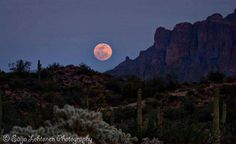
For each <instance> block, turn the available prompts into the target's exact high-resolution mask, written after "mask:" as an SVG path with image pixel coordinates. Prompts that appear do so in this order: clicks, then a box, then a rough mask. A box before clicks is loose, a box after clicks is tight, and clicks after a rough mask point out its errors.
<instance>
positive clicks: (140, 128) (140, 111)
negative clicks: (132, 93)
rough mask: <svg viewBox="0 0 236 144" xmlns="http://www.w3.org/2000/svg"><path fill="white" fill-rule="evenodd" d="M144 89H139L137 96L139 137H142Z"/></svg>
mask: <svg viewBox="0 0 236 144" xmlns="http://www.w3.org/2000/svg"><path fill="white" fill-rule="evenodd" d="M142 117H143V116H142V89H138V97H137V130H138V131H137V132H138V137H139V138H140V139H142V122H143V118H142Z"/></svg>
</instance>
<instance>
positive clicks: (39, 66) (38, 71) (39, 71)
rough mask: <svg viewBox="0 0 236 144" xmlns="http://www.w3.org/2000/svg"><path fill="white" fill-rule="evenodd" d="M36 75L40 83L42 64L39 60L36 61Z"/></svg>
mask: <svg viewBox="0 0 236 144" xmlns="http://www.w3.org/2000/svg"><path fill="white" fill-rule="evenodd" d="M37 68H38V69H37V74H38V81H39V82H40V81H41V70H42V64H41V63H40V60H38V65H37Z"/></svg>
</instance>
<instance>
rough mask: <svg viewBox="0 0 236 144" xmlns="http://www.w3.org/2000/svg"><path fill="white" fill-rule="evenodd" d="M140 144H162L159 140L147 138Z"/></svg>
mask: <svg viewBox="0 0 236 144" xmlns="http://www.w3.org/2000/svg"><path fill="white" fill-rule="evenodd" d="M141 144H163V143H162V142H161V141H159V139H157V138H153V139H152V140H150V139H149V138H144V139H142V143H141Z"/></svg>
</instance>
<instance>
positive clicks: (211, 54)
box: [107, 10, 236, 81]
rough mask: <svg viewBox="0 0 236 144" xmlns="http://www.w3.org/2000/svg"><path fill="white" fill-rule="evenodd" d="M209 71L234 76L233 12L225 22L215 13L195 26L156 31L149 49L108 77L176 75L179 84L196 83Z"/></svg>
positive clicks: (235, 16) (235, 24) (235, 40)
mask: <svg viewBox="0 0 236 144" xmlns="http://www.w3.org/2000/svg"><path fill="white" fill-rule="evenodd" d="M211 71H220V72H223V73H225V74H227V75H235V74H236V10H235V11H234V13H232V14H229V15H228V16H226V17H225V18H223V17H222V15H220V14H218V13H216V14H213V15H211V16H209V17H207V19H206V20H204V21H199V22H195V23H194V24H191V23H180V24H177V25H176V26H175V27H174V29H173V30H167V29H165V28H163V27H159V28H157V30H156V33H155V36H154V44H153V45H152V46H151V47H149V48H148V49H147V50H145V51H141V52H140V54H139V56H138V57H137V58H135V59H134V60H131V59H129V57H126V59H125V61H123V62H122V63H120V64H119V65H118V66H116V67H115V68H114V69H112V70H110V71H108V72H107V73H109V74H112V75H118V76H121V75H135V76H138V77H141V78H143V79H147V78H152V77H157V76H165V75H167V74H175V75H176V76H177V78H178V79H179V80H180V81H198V80H200V78H201V77H202V76H205V75H206V74H207V73H209V72H211Z"/></svg>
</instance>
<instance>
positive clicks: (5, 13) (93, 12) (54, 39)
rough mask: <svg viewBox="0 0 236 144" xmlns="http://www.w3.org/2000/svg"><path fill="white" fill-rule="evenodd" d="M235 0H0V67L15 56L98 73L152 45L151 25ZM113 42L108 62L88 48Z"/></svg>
mask: <svg viewBox="0 0 236 144" xmlns="http://www.w3.org/2000/svg"><path fill="white" fill-rule="evenodd" d="M235 8H236V0H0V69H2V70H5V71H6V70H8V63H10V62H14V61H16V60H18V59H24V60H28V61H31V62H32V64H33V66H32V69H35V67H36V63H37V60H38V59H40V60H41V62H42V64H43V66H47V65H48V64H51V63H53V62H59V63H61V64H63V65H67V64H74V65H79V64H80V63H82V62H83V63H85V64H87V65H89V66H90V67H91V68H93V69H95V70H98V71H101V72H102V71H106V70H109V69H112V68H114V67H115V66H116V65H117V64H119V63H120V62H121V61H123V60H124V59H125V56H129V57H130V58H132V59H133V58H135V57H137V56H138V54H139V51H140V50H145V49H147V48H148V47H149V46H151V45H152V44H153V37H154V32H155V29H156V28H157V27H159V26H164V27H166V28H169V29H172V28H173V27H174V25H175V24H177V23H179V22H185V21H188V22H195V21H198V20H203V19H205V18H206V17H207V16H209V15H211V14H213V13H216V12H218V13H221V14H222V15H223V16H225V15H227V14H229V13H232V12H233V11H234V9H235ZM99 42H105V43H108V44H110V45H111V46H112V48H113V55H112V57H111V58H110V59H109V60H108V61H105V62H104V61H98V60H97V59H95V58H94V56H93V48H94V47H95V45H96V44H97V43H99Z"/></svg>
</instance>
